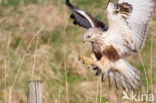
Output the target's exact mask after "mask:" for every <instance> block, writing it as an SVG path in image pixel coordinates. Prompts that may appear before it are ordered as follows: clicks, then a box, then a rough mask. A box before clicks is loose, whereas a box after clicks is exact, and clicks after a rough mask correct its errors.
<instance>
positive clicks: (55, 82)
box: [0, 0, 156, 103]
mask: <svg viewBox="0 0 156 103" xmlns="http://www.w3.org/2000/svg"><path fill="white" fill-rule="evenodd" d="M72 2H73V3H74V4H75V5H76V6H77V7H79V8H82V9H85V10H86V11H88V12H89V13H91V14H92V15H94V16H95V17H97V18H98V19H100V20H102V21H105V22H106V20H107V19H106V15H105V12H104V11H105V9H106V5H107V1H106V0H72ZM69 14H70V11H69V10H68V9H67V8H66V7H65V5H64V0H52V1H51V0H0V44H1V45H0V103H26V102H27V83H28V81H30V80H41V81H42V86H43V101H44V102H43V103H64V102H67V103H97V102H98V103H113V102H114V103H115V102H117V101H120V102H123V103H126V102H125V101H122V100H120V98H121V91H114V90H113V89H110V88H109V87H108V85H107V82H105V83H103V84H101V85H102V86H101V85H98V84H99V82H98V77H95V76H94V74H95V73H94V71H92V70H88V69H87V67H86V66H85V65H83V64H81V63H80V62H79V61H78V56H80V55H81V56H82V55H87V56H89V55H90V45H89V44H88V45H87V46H86V45H84V44H83V43H82V34H83V32H84V31H85V30H84V29H83V28H80V27H78V26H75V25H73V24H72V20H70V19H68V17H69ZM106 23H107V22H106ZM151 40H152V41H151ZM88 47H89V48H88ZM151 47H152V49H151ZM82 49H83V50H82ZM151 50H152V51H151ZM141 56H142V59H143V64H144V66H145V68H146V71H147V75H148V82H146V79H145V77H144V78H143V79H144V80H145V82H144V84H143V86H142V89H141V92H142V93H146V92H147V88H148V91H149V93H153V92H154V94H156V88H154V87H155V86H156V76H155V75H154V74H155V73H156V64H155V60H156V15H155V16H154V17H153V19H152V22H151V23H150V26H149V32H148V36H147V40H146V44H145V46H144V48H143V50H142V51H141ZM127 60H128V61H129V62H130V63H131V64H133V65H134V66H136V67H137V68H139V69H141V70H143V65H142V62H141V59H140V57H139V55H138V54H135V55H133V56H132V57H130V58H128V59H127ZM151 61H153V63H151ZM151 64H152V65H151ZM151 82H153V83H151ZM147 84H148V86H147ZM97 87H98V88H97ZM117 103H118V102H117Z"/></svg>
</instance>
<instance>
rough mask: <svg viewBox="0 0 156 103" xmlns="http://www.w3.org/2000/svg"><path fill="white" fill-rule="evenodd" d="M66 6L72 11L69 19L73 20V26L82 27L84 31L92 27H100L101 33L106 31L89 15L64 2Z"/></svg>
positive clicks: (104, 27) (105, 27)
mask: <svg viewBox="0 0 156 103" xmlns="http://www.w3.org/2000/svg"><path fill="white" fill-rule="evenodd" d="M66 5H67V6H68V7H69V9H70V10H71V11H72V15H71V18H72V19H74V22H73V23H74V24H75V25H79V26H81V27H84V28H86V29H88V28H94V27H100V28H101V29H102V30H103V31H107V30H108V27H107V26H106V25H105V24H104V23H102V22H101V21H99V20H98V19H96V18H95V17H92V16H91V15H90V14H89V13H87V12H85V11H83V10H80V9H77V8H76V7H75V6H73V5H72V4H71V3H70V0H66Z"/></svg>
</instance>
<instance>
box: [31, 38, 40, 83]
mask: <svg viewBox="0 0 156 103" xmlns="http://www.w3.org/2000/svg"><path fill="white" fill-rule="evenodd" d="M38 39H39V36H38V38H37V41H36V48H35V54H34V62H33V69H32V73H31V79H32V80H33V79H34V71H35V67H36V54H37V47H38Z"/></svg>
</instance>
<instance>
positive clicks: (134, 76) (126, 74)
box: [105, 59, 143, 91]
mask: <svg viewBox="0 0 156 103" xmlns="http://www.w3.org/2000/svg"><path fill="white" fill-rule="evenodd" d="M105 73H106V72H105ZM139 75H143V73H142V72H141V71H139V70H138V69H137V68H135V67H133V66H132V65H130V64H129V63H127V62H126V61H124V60H122V59H120V60H118V61H117V62H115V63H112V65H111V69H110V70H109V72H108V76H109V84H110V86H112V82H113V80H114V81H115V85H116V88H117V89H119V83H120V85H121V86H122V87H123V88H124V89H126V91H128V90H133V91H135V90H136V89H137V88H140V81H142V79H141V78H140V77H139Z"/></svg>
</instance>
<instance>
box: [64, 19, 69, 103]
mask: <svg viewBox="0 0 156 103" xmlns="http://www.w3.org/2000/svg"><path fill="white" fill-rule="evenodd" d="M66 18H67V19H66V20H67V21H66V23H65V25H64V30H63V35H64V38H65V34H66V28H67V25H68V19H69V16H66ZM64 44H65V43H64ZM63 50H64V70H65V91H66V103H69V94H68V81H67V69H66V51H65V50H66V46H65V45H64V49H63Z"/></svg>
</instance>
